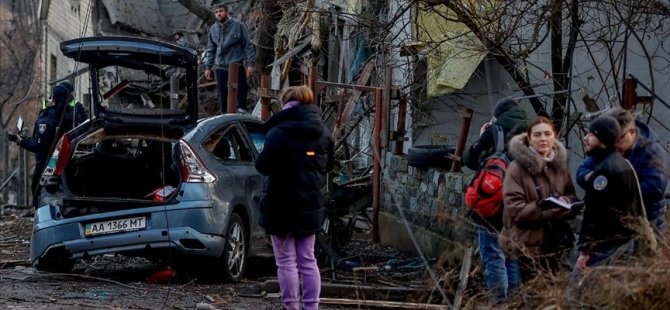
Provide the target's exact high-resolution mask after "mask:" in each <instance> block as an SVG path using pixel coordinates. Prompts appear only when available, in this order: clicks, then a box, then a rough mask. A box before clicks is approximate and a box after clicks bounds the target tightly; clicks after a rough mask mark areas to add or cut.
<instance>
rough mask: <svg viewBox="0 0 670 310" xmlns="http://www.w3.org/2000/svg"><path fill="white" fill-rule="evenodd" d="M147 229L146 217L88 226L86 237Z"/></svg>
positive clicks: (96, 223)
mask: <svg viewBox="0 0 670 310" xmlns="http://www.w3.org/2000/svg"><path fill="white" fill-rule="evenodd" d="M146 227H147V220H146V218H145V217H144V216H140V217H133V218H127V219H118V220H111V221H103V222H95V223H88V224H86V227H85V231H84V234H85V235H86V236H95V235H104V234H113V233H118V232H124V231H133V230H141V229H145V228H146Z"/></svg>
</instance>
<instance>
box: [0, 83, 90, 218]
mask: <svg viewBox="0 0 670 310" xmlns="http://www.w3.org/2000/svg"><path fill="white" fill-rule="evenodd" d="M69 95H70V92H69V90H68V89H67V87H65V86H63V85H58V86H56V87H54V88H53V90H52V95H51V105H50V106H48V107H46V108H45V109H43V110H42V111H40V114H39V115H38V116H37V121H35V127H34V129H33V134H32V136H21V135H18V134H15V133H8V136H7V139H8V140H9V141H12V142H14V143H16V144H17V145H18V146H20V147H22V148H24V149H26V150H28V151H30V152H33V153H35V168H34V170H33V175H32V180H31V182H30V189H31V190H32V193H33V206H35V207H37V190H38V184H39V181H40V177H41V176H42V171H44V168H45V167H46V164H47V161H48V156H49V151H50V150H51V146H52V144H53V142H54V141H56V140H57V139H60V136H62V135H63V133H65V132H67V131H69V130H70V129H72V128H73V127H72V126H73V124H75V125H78V124H76V123H75V122H73V120H72V118H73V115H74V113H72V112H70V113H68V111H67V110H66V111H63V110H64V109H66V108H67V107H66V101H67V99H68V96H69ZM69 109H73V108H72V107H70V108H69ZM63 112H65V113H64V116H63V120H62V122H61V121H60V118H59V116H60V115H61V114H63ZM68 118H69V119H68ZM59 123H62V125H61V124H59ZM59 128H60V129H59Z"/></svg>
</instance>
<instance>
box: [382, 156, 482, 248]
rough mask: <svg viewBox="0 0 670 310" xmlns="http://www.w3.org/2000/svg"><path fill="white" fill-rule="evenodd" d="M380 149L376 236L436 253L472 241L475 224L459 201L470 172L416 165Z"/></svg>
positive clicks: (468, 243)
mask: <svg viewBox="0 0 670 310" xmlns="http://www.w3.org/2000/svg"><path fill="white" fill-rule="evenodd" d="M385 155H386V156H385V162H384V163H383V167H382V168H383V180H382V186H381V193H380V195H381V201H380V202H381V206H382V207H381V210H380V211H381V214H380V219H379V227H380V237H381V242H382V243H384V244H390V245H393V246H395V247H397V248H399V249H401V250H404V251H408V252H417V251H418V250H420V251H421V252H423V254H425V255H427V256H429V257H438V256H440V254H441V253H442V252H443V251H444V250H445V249H456V250H457V249H458V248H461V247H462V246H464V245H471V244H473V241H474V238H475V233H474V226H473V225H472V224H471V222H470V220H469V218H468V209H467V207H465V206H464V204H463V192H464V191H465V186H466V185H467V184H468V182H469V181H470V176H468V175H464V174H462V173H451V172H447V171H444V170H441V169H433V168H429V169H418V168H415V167H412V166H409V165H408V164H407V159H406V158H405V156H399V155H393V154H392V153H386V154H385ZM412 236H413V237H414V240H412ZM417 249H418V250H417Z"/></svg>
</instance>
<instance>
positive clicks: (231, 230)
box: [221, 213, 249, 282]
mask: <svg viewBox="0 0 670 310" xmlns="http://www.w3.org/2000/svg"><path fill="white" fill-rule="evenodd" d="M225 238H226V240H225V241H224V242H225V244H224V246H223V254H222V255H221V261H222V263H223V264H222V268H223V269H222V270H221V271H222V272H223V276H224V277H225V278H226V280H228V281H230V282H239V281H240V280H241V279H242V277H244V270H245V269H246V267H247V249H248V248H249V244H248V241H247V229H246V225H245V224H244V221H243V220H242V218H241V217H240V216H239V215H238V214H237V213H231V214H230V220H229V221H228V228H226V236H225Z"/></svg>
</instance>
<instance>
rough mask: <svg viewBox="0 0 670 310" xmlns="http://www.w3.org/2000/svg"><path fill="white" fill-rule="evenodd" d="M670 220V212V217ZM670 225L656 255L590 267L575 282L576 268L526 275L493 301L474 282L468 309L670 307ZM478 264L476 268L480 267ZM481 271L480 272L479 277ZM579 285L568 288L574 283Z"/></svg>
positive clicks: (466, 301)
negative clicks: (509, 293)
mask: <svg viewBox="0 0 670 310" xmlns="http://www.w3.org/2000/svg"><path fill="white" fill-rule="evenodd" d="M669 215H670V214H669ZM668 219H669V220H670V218H668ZM668 240H670V230H666V241H665V242H664V243H662V244H659V252H658V255H657V256H656V257H653V258H635V259H632V260H628V261H622V262H619V263H615V264H613V265H609V266H600V267H593V268H590V269H589V270H587V271H586V272H585V273H584V274H583V277H582V278H581V280H580V281H579V282H577V283H576V285H574V286H569V282H570V281H569V279H570V270H561V271H558V272H555V273H551V272H549V271H547V270H540V271H538V273H537V274H538V275H537V276H536V277H535V278H533V279H530V280H525V281H524V283H523V288H522V289H521V290H520V291H519V292H518V293H517V294H515V295H514V296H512V297H510V298H509V299H508V300H507V301H505V302H504V303H500V304H495V305H494V304H492V303H491V301H492V300H494V299H493V298H492V297H491V296H490V295H489V294H487V293H485V291H484V289H483V283H482V281H478V282H479V283H477V284H479V285H473V286H470V287H469V289H468V291H467V292H466V296H465V299H464V303H463V307H464V308H466V309H492V308H495V309H520V308H521V309H670V242H669V241H668ZM476 266H477V265H474V266H473V268H476ZM480 277H481V275H474V277H473V279H472V280H475V281H477V280H476V279H477V278H480ZM569 287H574V288H575V290H574V291H571V293H568V288H569Z"/></svg>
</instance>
